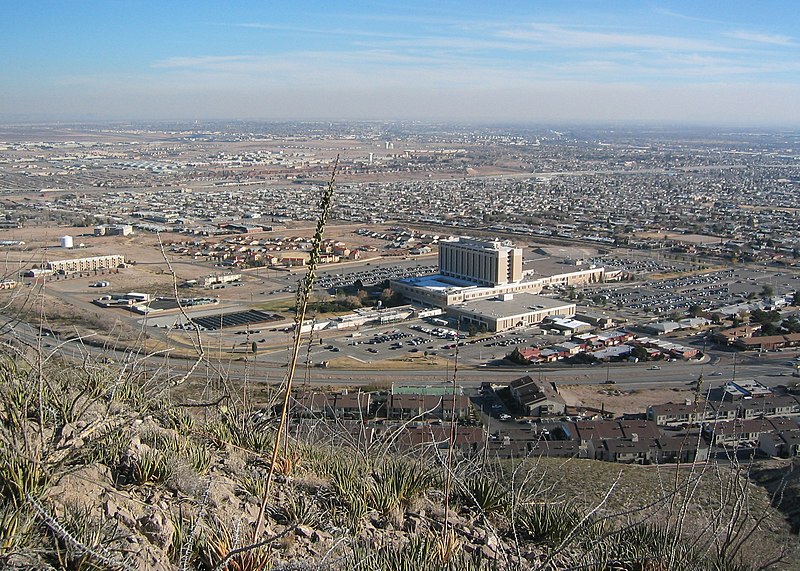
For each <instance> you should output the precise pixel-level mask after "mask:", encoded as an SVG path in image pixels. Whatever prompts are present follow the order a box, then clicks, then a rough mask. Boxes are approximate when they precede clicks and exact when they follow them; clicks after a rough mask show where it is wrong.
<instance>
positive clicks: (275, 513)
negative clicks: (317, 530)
mask: <svg viewBox="0 0 800 571" xmlns="http://www.w3.org/2000/svg"><path fill="white" fill-rule="evenodd" d="M270 515H271V516H272V517H273V519H275V521H277V522H278V523H280V524H282V525H305V526H308V527H318V526H319V525H320V523H321V522H322V521H323V518H322V511H321V510H320V508H319V506H318V505H317V503H316V502H315V501H314V499H313V498H311V497H309V496H307V495H306V494H303V493H298V492H297V491H296V490H292V491H291V492H290V493H289V496H288V497H287V498H286V499H284V500H283V501H282V502H281V503H280V504H279V505H276V506H272V507H271V508H270Z"/></svg>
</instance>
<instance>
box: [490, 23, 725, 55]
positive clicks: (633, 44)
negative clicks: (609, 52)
mask: <svg viewBox="0 0 800 571" xmlns="http://www.w3.org/2000/svg"><path fill="white" fill-rule="evenodd" d="M498 36H500V37H503V38H511V39H516V40H521V41H528V42H535V43H538V44H540V45H543V46H549V47H553V48H573V49H603V48H608V49H621V48H626V49H647V50H678V51H692V50H693V51H716V52H724V51H730V50H731V48H730V47H728V46H725V45H722V44H719V43H714V42H709V41H706V40H699V39H695V38H688V37H680V36H666V35H657V34H638V33H625V32H603V31H595V30H592V29H587V28H580V27H575V26H561V25H554V24H528V25H523V26H518V27H514V28H507V29H504V30H500V31H498Z"/></svg>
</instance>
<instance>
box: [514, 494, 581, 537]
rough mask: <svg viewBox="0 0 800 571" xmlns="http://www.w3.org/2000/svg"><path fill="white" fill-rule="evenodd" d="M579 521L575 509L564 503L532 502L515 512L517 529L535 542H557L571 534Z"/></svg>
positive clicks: (578, 515)
mask: <svg viewBox="0 0 800 571" xmlns="http://www.w3.org/2000/svg"><path fill="white" fill-rule="evenodd" d="M580 521H581V517H580V514H579V513H578V512H577V510H575V509H573V508H571V507H569V506H566V505H565V504H547V503H542V504H533V505H530V506H526V507H524V508H522V509H521V510H519V511H518V512H517V513H516V514H515V522H514V523H515V525H516V527H517V530H518V531H519V532H521V533H522V534H523V535H524V536H527V537H528V538H529V539H531V540H533V541H535V542H537V543H550V544H557V543H560V542H561V541H563V540H564V539H566V538H567V537H569V535H570V534H573V533H574V531H575V528H576V526H577V525H578V524H579V522H580Z"/></svg>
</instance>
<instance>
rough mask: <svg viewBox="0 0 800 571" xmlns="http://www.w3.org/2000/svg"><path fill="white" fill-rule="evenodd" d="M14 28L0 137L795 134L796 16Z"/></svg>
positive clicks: (27, 13) (69, 6) (92, 5)
mask: <svg viewBox="0 0 800 571" xmlns="http://www.w3.org/2000/svg"><path fill="white" fill-rule="evenodd" d="M220 8H223V9H220ZM6 12H7V13H8V17H6V18H4V20H3V23H2V24H0V29H2V31H3V34H2V39H0V46H1V47H0V50H2V51H1V52H0V53H2V54H3V58H2V60H3V63H2V64H0V77H1V78H2V83H3V88H2V89H1V90H0V121H2V122H4V123H8V122H55V121H65V122H73V121H75V122H79V121H123V122H124V121H148V120H149V121H194V120H198V121H201V122H202V121H209V120H262V121H314V120H319V121H337V120H374V121H425V122H428V121H439V122H461V123H474V124H497V123H545V124H555V123H570V124H577V123H588V124H593V125H596V124H603V125H607V124H611V125H613V124H617V125H626V124H639V125H687V126H693V125H696V126H714V125H719V126H726V127H728V126H740V127H770V128H773V127H784V128H793V127H797V126H800V106H799V105H797V103H796V102H797V101H800V53H798V52H800V50H799V49H798V47H799V46H800V43H798V39H797V38H796V37H795V36H794V34H795V33H796V30H798V29H800V25H799V24H800V16H798V15H797V11H796V10H795V9H794V6H792V5H791V3H786V2H777V1H772V2H763V3H757V4H755V3H748V2H706V3H702V4H697V3H692V2H649V3H646V4H645V3H640V2H633V1H628V2H615V3H613V4H610V3H600V2H592V1H588V0H587V1H571V2H563V3H562V2H559V3H552V4H540V3H533V4H527V3H511V4H508V5H500V6H495V5H489V4H484V3H478V2H458V3H453V2H443V3H436V4H429V3H425V2H410V3H404V4H402V5H395V4H392V3H376V2H339V3H317V2H303V3H291V5H289V4H288V3H287V4H286V5H283V4H281V5H260V4H250V3H244V2H233V3H230V4H226V5H224V6H220V5H219V4H217V3H215V2H211V1H198V2H169V3H164V4H157V3H153V2H144V3H134V2H114V3H108V2H99V1H87V2H81V3H61V2H55V1H41V2H33V3H12V4H9V5H8V6H7V7H6Z"/></svg>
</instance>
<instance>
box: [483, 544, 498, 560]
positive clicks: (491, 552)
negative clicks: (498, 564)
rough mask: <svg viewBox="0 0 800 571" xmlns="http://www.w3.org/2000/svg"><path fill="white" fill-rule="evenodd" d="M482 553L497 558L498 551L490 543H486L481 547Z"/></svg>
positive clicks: (488, 557)
mask: <svg viewBox="0 0 800 571" xmlns="http://www.w3.org/2000/svg"><path fill="white" fill-rule="evenodd" d="M481 554H482V555H483V556H484V557H485V558H486V559H497V551H495V550H494V549H492V548H491V547H489V546H488V545H484V546H482V547H481Z"/></svg>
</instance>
